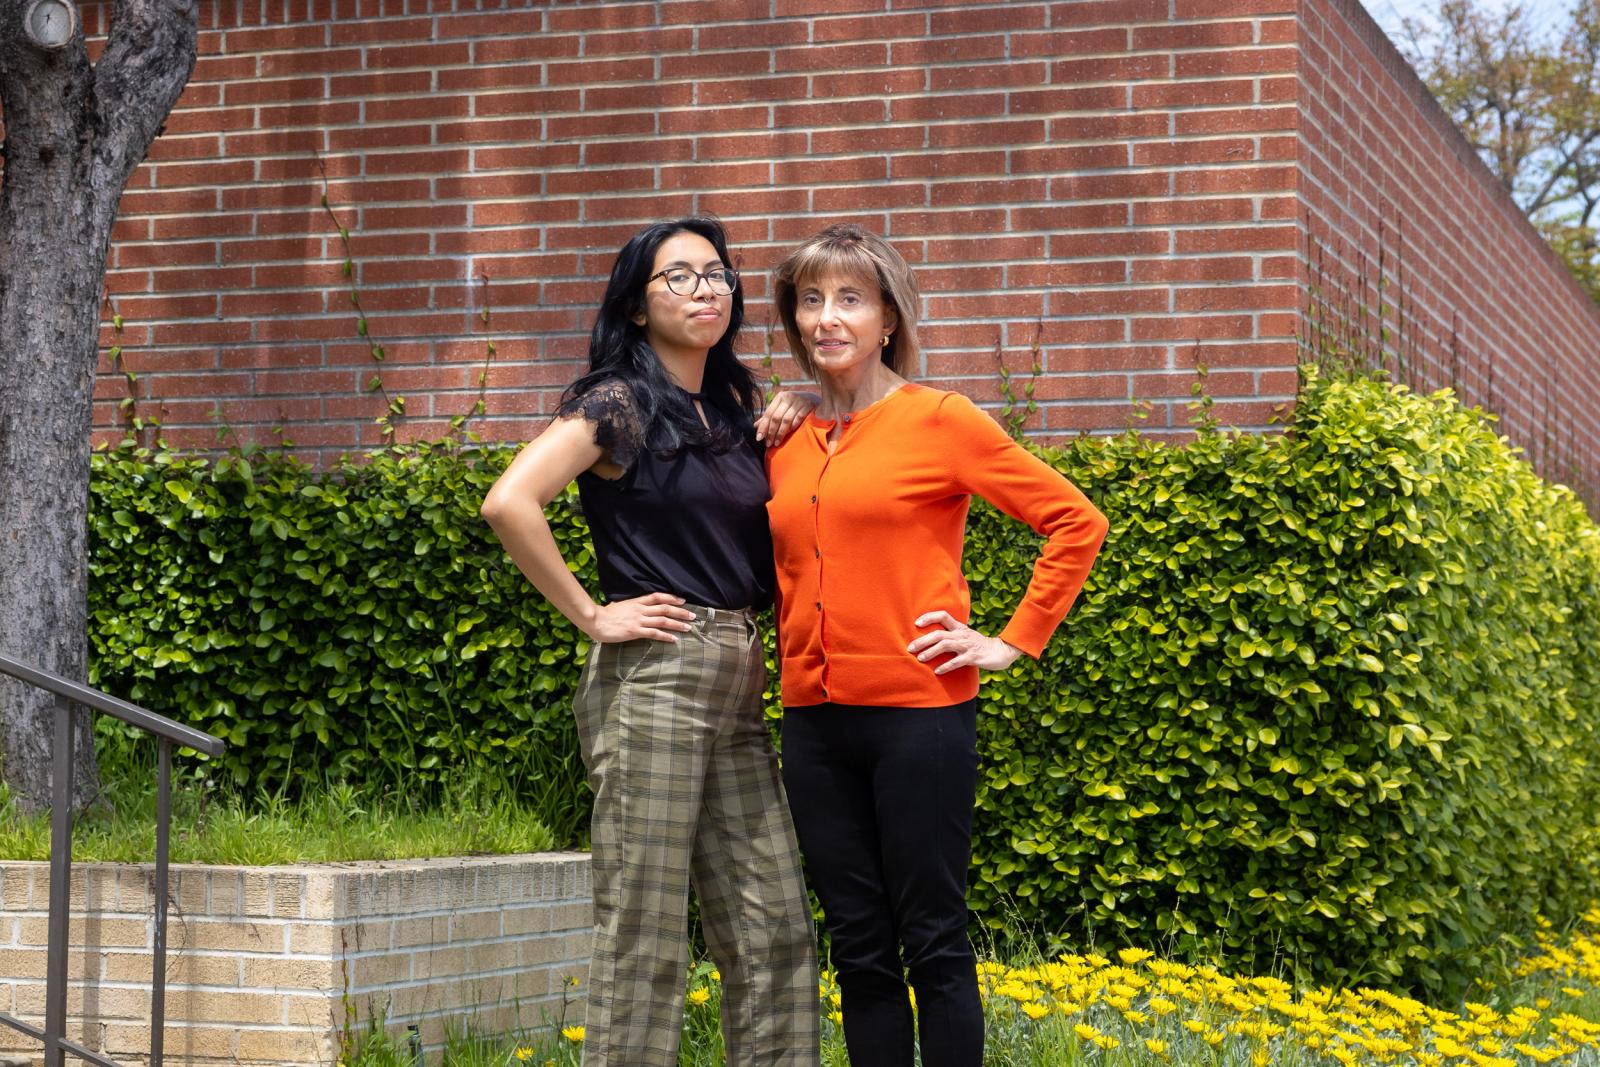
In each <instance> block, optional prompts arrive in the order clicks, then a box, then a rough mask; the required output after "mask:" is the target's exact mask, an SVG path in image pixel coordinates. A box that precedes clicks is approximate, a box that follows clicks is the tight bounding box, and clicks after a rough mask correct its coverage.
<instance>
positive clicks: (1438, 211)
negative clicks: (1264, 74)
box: [1299, 0, 1600, 499]
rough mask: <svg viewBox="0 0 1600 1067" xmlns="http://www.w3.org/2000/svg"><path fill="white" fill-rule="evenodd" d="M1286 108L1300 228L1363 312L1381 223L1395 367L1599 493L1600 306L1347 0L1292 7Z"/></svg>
mask: <svg viewBox="0 0 1600 1067" xmlns="http://www.w3.org/2000/svg"><path fill="white" fill-rule="evenodd" d="M1300 114H1301V124H1300V155H1299V159H1300V172H1301V174H1300V199H1301V201H1302V203H1303V204H1304V207H1305V211H1306V212H1307V214H1308V215H1309V220H1310V222H1309V225H1310V232H1311V234H1312V235H1313V237H1314V238H1315V240H1316V241H1317V242H1318V243H1320V244H1322V245H1323V255H1324V257H1325V259H1326V260H1328V261H1330V262H1331V261H1332V260H1333V259H1334V258H1335V256H1338V257H1339V258H1340V259H1341V274H1342V280H1343V281H1345V282H1349V281H1350V280H1351V279H1352V278H1354V277H1355V276H1357V275H1361V274H1364V275H1365V278H1366V279H1367V281H1368V285H1367V287H1366V299H1365V303H1366V305H1367V307H1368V308H1369V309H1372V308H1375V307H1376V306H1377V305H1378V303H1379V298H1378V295H1377V293H1376V285H1375V280H1376V278H1377V263H1376V261H1375V255H1374V254H1375V251H1376V249H1377V248H1378V246H1379V243H1380V234H1379V232H1378V231H1379V228H1380V226H1381V227H1382V229H1383V234H1382V235H1381V241H1382V244H1383V245H1384V248H1385V256H1386V267H1385V269H1384V272H1383V275H1384V278H1385V279H1386V283H1385V294H1384V296H1383V303H1384V304H1385V305H1386V307H1387V316H1386V320H1387V322H1388V324H1389V326H1390V327H1391V328H1392V329H1398V328H1399V326H1400V323H1399V314H1400V311H1401V307H1400V305H1401V300H1400V297H1399V294H1400V293H1401V292H1404V293H1405V294H1406V297H1405V308H1404V311H1405V320H1406V321H1405V326H1404V331H1405V333H1406V335H1407V336H1406V338H1405V340H1404V341H1403V342H1402V343H1401V344H1400V345H1399V347H1401V348H1403V349H1405V350H1406V352H1407V356H1408V359H1407V363H1408V370H1409V372H1410V373H1409V377H1410V378H1411V379H1412V380H1413V382H1414V383H1415V384H1418V385H1424V386H1430V387H1442V386H1453V387H1454V388H1456V390H1457V391H1458V393H1459V394H1460V395H1461V396H1463V397H1464V398H1465V399H1466V400H1467V401H1468V402H1469V403H1474V404H1479V405H1481V406H1483V407H1484V408H1485V409H1487V410H1489V411H1493V412H1495V413H1496V414H1498V415H1499V416H1500V429H1501V432H1502V433H1505V434H1507V435H1508V436H1509V437H1510V438H1511V439H1512V440H1513V441H1514V442H1516V443H1517V444H1519V445H1521V446H1522V447H1523V448H1524V449H1525V450H1526V452H1527V455H1528V456H1529V458H1530V459H1531V460H1532V461H1533V462H1534V464H1535V465H1536V466H1537V467H1538V468H1539V469H1540V471H1541V472H1542V473H1543V474H1545V476H1546V477H1549V478H1552V479H1555V480H1560V481H1565V482H1567V483H1568V484H1572V485H1574V486H1575V487H1578V488H1581V489H1583V490H1585V491H1586V495H1587V496H1589V498H1590V499H1600V312H1597V309H1596V306H1595V304H1594V303H1593V301H1591V300H1590V299H1589V298H1588V296H1587V294H1585V293H1584V292H1583V290H1582V289H1581V288H1580V287H1579V286H1578V285H1577V283H1576V282H1575V281H1573V279H1572V278H1571V276H1570V275H1569V274H1568V273H1567V271H1566V269H1565V268H1564V267H1563V266H1562V265H1561V263H1560V261H1559V260H1558V259H1557V258H1556V256H1555V255H1554V254H1553V253H1552V252H1551V251H1550V249H1549V248H1548V247H1547V246H1546V245H1545V243H1544V241H1543V240H1541V239H1540V237H1539V236H1538V234H1537V233H1536V232H1535V231H1534V230H1533V228H1532V227H1530V226H1529V225H1528V224H1527V223H1526V222H1525V221H1524V220H1523V218H1522V215H1521V213H1520V212H1519V211H1518V210H1517V207H1516V205H1515V204H1514V203H1513V202H1512V200H1511V198H1510V197H1509V196H1507V195H1506V193H1505V191H1504V190H1503V189H1502V188H1501V187H1500V185H1499V183H1498V182H1497V181H1496V180H1495V179H1494V177H1493V175H1492V174H1491V172H1490V171H1489V170H1488V168H1487V167H1485V166H1483V165H1482V163H1481V162H1480V161H1479V160H1478V158H1477V157H1476V156H1475V155H1474V154H1473V152H1472V150H1471V148H1470V147H1469V146H1468V145H1467V144H1466V142H1465V141H1464V140H1463V139H1462V138H1461V136H1460V135H1459V134H1458V133H1457V131H1456V129H1455V127H1454V126H1453V125H1452V123H1451V121H1450V119H1449V118H1448V116H1446V115H1445V114H1444V112H1443V111H1442V110H1440V109H1439V107H1438V106H1437V105H1436V104H1435V103H1434V100H1433V98H1432V97H1431V96H1430V95H1429V94H1428V91H1427V89H1426V87H1424V86H1423V85H1422V83H1421V82H1420V81H1419V80H1418V79H1417V77H1416V75H1415V74H1414V73H1413V72H1412V70H1411V68H1410V67H1408V66H1407V65H1406V64H1405V61H1404V60H1403V59H1402V58H1401V57H1400V55H1399V53H1397V52H1396V51H1395V49H1394V47H1393V46H1392V45H1391V44H1390V42H1389V41H1388V39H1387V38H1386V37H1384V35H1383V33H1382V31H1381V30H1379V28H1378V27H1377V26H1376V25H1375V24H1374V23H1373V21H1372V19H1371V18H1370V17H1369V16H1368V15H1367V13H1366V11H1365V10H1364V9H1363V8H1362V7H1361V5H1360V4H1358V3H1357V2H1356V0H1314V2H1306V3H1304V5H1303V9H1302V11H1301V15H1300ZM1353 249H1361V250H1364V251H1365V252H1366V260H1365V262H1364V263H1362V262H1360V260H1359V257H1357V256H1355V255H1353V254H1352V250H1353ZM1330 273H1331V269H1330ZM1332 288H1333V286H1331V285H1330V286H1329V289H1332ZM1369 318H1370V316H1369Z"/></svg>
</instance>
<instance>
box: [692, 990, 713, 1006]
mask: <svg viewBox="0 0 1600 1067" xmlns="http://www.w3.org/2000/svg"><path fill="white" fill-rule="evenodd" d="M710 999H711V990H709V989H704V988H702V989H691V990H689V1003H690V1004H704V1003H705V1002H706V1001H708V1000H710Z"/></svg>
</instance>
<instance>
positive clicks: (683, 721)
mask: <svg viewBox="0 0 1600 1067" xmlns="http://www.w3.org/2000/svg"><path fill="white" fill-rule="evenodd" d="M687 607H688V608H689V609H690V610H691V611H693V612H694V614H695V621H694V624H693V629H692V630H691V631H689V632H688V633H682V634H679V637H678V641H677V642H676V643H670V642H663V641H654V640H649V639H643V640H637V641H628V642H624V643H621V644H596V645H594V646H592V647H591V648H590V652H589V659H588V662H587V663H586V664H585V665H584V669H583V677H582V679H581V680H580V681H579V683H578V691H577V694H576V695H575V696H574V697H573V702H572V707H573V713H574V715H575V716H576V718H577V726H578V740H579V745H580V747H581V749H582V753H583V761H584V766H585V767H586V768H587V769H588V772H589V785H590V787H591V788H592V789H593V790H594V797H595V802H594V818H593V823H592V826H591V837H592V839H593V851H592V854H591V858H590V862H591V866H592V871H593V881H594V952H593V956H592V958H591V961H590V964H589V991H588V1006H587V1012H586V1017H585V1020H584V1025H585V1028H586V1030H587V1033H586V1036H585V1039H584V1049H583V1063H584V1067H600V1065H609V1067H674V1065H676V1064H677V1062H678V1042H679V1036H680V1035H679V1030H680V1027H681V1024H682V1019H683V999H684V983H685V978H686V976H687V967H688V896H689V887H690V884H691V882H692V883H693V885H694V889H695V892H696V895H697V896H698V898H699V901H700V919H701V926H702V928H703V930H704V932H705V938H706V946H707V948H709V949H710V952H711V957H712V959H713V961H715V963H716V964H717V967H718V969H720V970H721V972H722V1032H723V1037H724V1041H725V1044H726V1047H727V1054H728V1061H727V1062H728V1065H729V1067H748V1065H763V1067H764V1065H784V1067H791V1065H792V1067H816V1064H817V1063H818V1062H819V1060H820V1057H821V1052H820V1048H819V1040H820V1038H819V1034H818V1028H819V1005H818V1000H817V953H816V943H815V940H814V937H815V935H814V931H813V929H812V923H811V908H810V903H809V901H808V899H807V897H806V890H805V882H804V880H803V878H802V876H801V873H800V851H799V847H798V845H797V844H796V842H795V833H794V824H793V823H792V822H791V821H790V819H789V807H788V803H787V800H786V798H785V796H784V792H783V783H782V781H781V780H780V778H779V776H778V764H777V756H776V754H775V753H774V751H773V746H772V738H771V735H770V734H769V733H768V732H767V727H766V723H765V722H764V721H763V718H762V709H761V690H762V688H763V686H764V684H765V680H766V664H765V661H764V658H763V655H762V649H761V643H760V641H759V640H758V639H757V635H756V626H755V620H754V617H753V615H752V613H751V612H749V611H729V610H723V609H714V608H703V607H697V606H695V605H693V604H690V605H687Z"/></svg>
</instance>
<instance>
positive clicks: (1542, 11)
mask: <svg viewBox="0 0 1600 1067" xmlns="http://www.w3.org/2000/svg"><path fill="white" fill-rule="evenodd" d="M1361 2H1362V3H1363V4H1365V5H1366V8H1367V11H1368V12H1370V13H1371V15H1372V17H1373V19H1374V21H1376V22H1377V23H1378V25H1379V26H1382V27H1383V29H1384V32H1385V33H1387V34H1388V35H1389V36H1390V37H1391V38H1394V37H1396V35H1397V34H1398V32H1399V30H1400V20H1401V19H1404V18H1412V19H1421V20H1422V21H1424V22H1426V21H1427V19H1428V14H1429V12H1430V11H1433V10H1436V9H1437V8H1438V6H1439V2H1438V0H1361ZM1485 2H1486V3H1487V4H1489V5H1490V6H1492V7H1500V8H1503V7H1505V6H1506V2H1507V0H1485ZM1522 2H1523V6H1524V7H1526V8H1527V9H1528V11H1529V12H1530V13H1531V14H1532V15H1533V18H1534V21H1535V23H1536V24H1538V25H1542V26H1550V25H1553V24H1555V23H1558V22H1560V21H1561V20H1562V19H1563V17H1564V16H1565V15H1566V13H1567V12H1568V11H1569V10H1570V9H1571V7H1572V0H1522Z"/></svg>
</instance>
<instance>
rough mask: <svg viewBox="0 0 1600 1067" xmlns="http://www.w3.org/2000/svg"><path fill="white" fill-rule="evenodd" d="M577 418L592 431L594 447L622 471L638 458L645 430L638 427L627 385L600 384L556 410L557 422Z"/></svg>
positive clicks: (635, 409) (635, 411)
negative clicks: (590, 427)
mask: <svg viewBox="0 0 1600 1067" xmlns="http://www.w3.org/2000/svg"><path fill="white" fill-rule="evenodd" d="M570 415H577V416H579V417H581V418H582V419H583V420H584V421H585V422H587V423H589V425H591V426H593V427H594V440H595V444H597V445H599V446H600V448H601V450H602V451H603V452H604V453H605V455H606V458H607V459H609V460H610V461H611V462H612V463H615V464H616V465H617V466H619V467H621V468H622V469H623V470H627V469H628V468H629V467H632V466H633V461H634V460H636V459H638V458H639V448H640V445H641V443H642V441H643V438H644V428H643V427H642V426H640V424H639V409H638V407H637V405H635V404H634V402H633V390H632V389H630V388H628V384H627V383H626V382H622V381H617V380H615V379H613V380H611V381H605V382H601V383H600V384H599V385H597V386H595V387H594V388H593V389H590V390H589V391H588V392H586V393H584V394H583V395H582V396H575V397H573V398H572V399H570V400H568V401H566V402H565V403H563V404H562V405H561V407H560V408H558V409H557V410H556V417H557V418H566V417H567V416H570Z"/></svg>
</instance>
